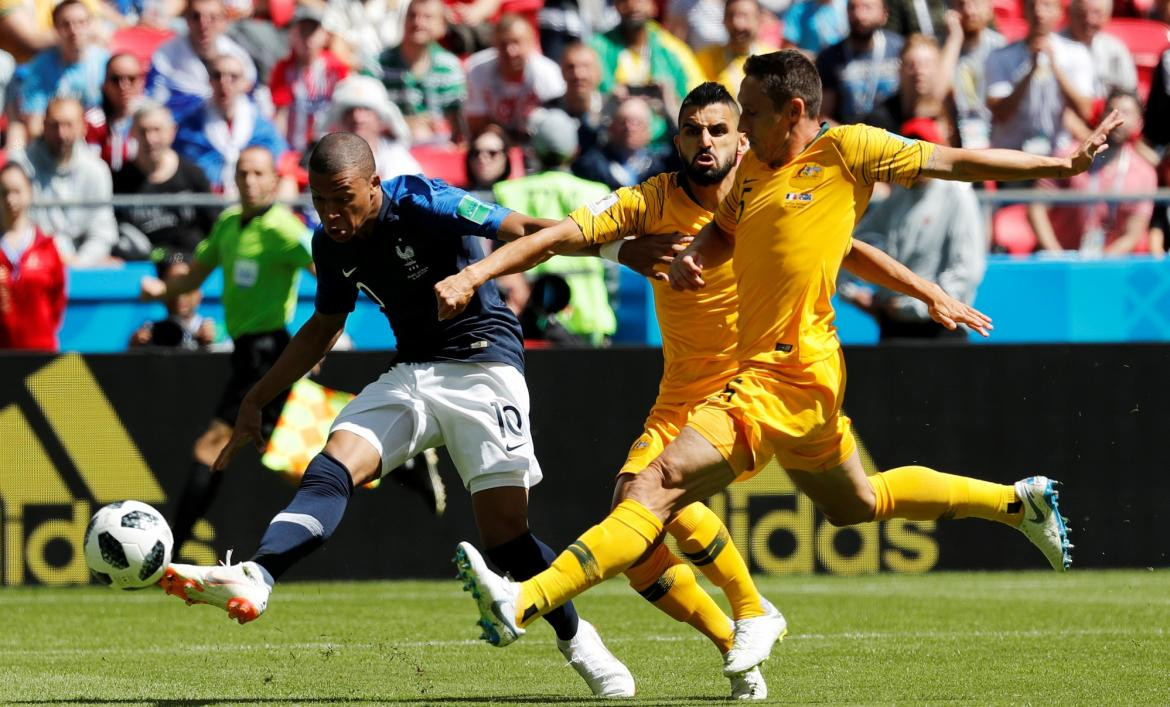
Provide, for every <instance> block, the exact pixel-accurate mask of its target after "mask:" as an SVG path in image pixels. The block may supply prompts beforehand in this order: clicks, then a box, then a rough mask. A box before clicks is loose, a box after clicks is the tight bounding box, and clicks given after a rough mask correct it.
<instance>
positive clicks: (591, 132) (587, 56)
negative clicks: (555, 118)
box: [545, 42, 606, 152]
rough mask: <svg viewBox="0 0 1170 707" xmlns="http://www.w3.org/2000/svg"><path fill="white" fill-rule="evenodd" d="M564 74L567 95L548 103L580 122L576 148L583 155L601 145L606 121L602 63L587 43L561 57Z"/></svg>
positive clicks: (576, 44)
mask: <svg viewBox="0 0 1170 707" xmlns="http://www.w3.org/2000/svg"><path fill="white" fill-rule="evenodd" d="M561 74H562V75H563V76H564V78H565V95H563V96H561V97H560V98H558V99H556V100H554V101H550V102H549V103H547V104H545V107H547V108H559V109H560V110H563V111H565V112H566V113H568V114H569V116H570V117H572V118H573V119H574V120H576V121H577V145H578V147H579V148H580V150H581V151H582V152H584V151H586V150H588V149H590V148H592V147H593V146H594V145H596V144H597V143H598V140H599V137H600V135H601V131H602V122H603V120H604V115H603V112H604V110H605V106H606V100H605V98H604V97H603V96H602V95H601V91H600V90H598V87H599V86H600V85H601V64H599V63H598V61H597V52H596V51H594V49H593V47H591V46H589V45H588V44H585V43H584V42H576V43H574V44H570V45H569V46H567V47H565V51H564V54H562V56H561Z"/></svg>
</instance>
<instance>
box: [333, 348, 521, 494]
mask: <svg viewBox="0 0 1170 707" xmlns="http://www.w3.org/2000/svg"><path fill="white" fill-rule="evenodd" d="M528 409H529V407H528V384H527V383H526V382H525V381H524V376H523V374H521V373H520V371H518V370H516V368H515V367H513V366H510V365H508V364H506V363H462V362H460V363H456V362H436V363H405V364H399V365H396V366H394V367H393V368H391V369H390V370H389V371H387V372H386V373H383V374H382V375H381V376H380V377H379V378H378V380H376V381H374V382H373V383H370V384H369V385H367V386H366V387H365V389H363V390H362V392H361V393H360V394H359V395H358V396H357V397H356V398H354V399H353V400H351V401H350V402H349V404H348V405H346V406H345V408H344V409H343V410H342V411H341V413H340V414H339V415H338V416H337V419H336V420H334V422H333V427H332V429H331V430H330V432H333V431H337V430H345V431H347V432H352V433H354V434H356V435H358V436H359V437H361V438H362V439H364V440H366V441H367V442H369V443H370V444H371V445H373V446H374V448H375V449H377V450H378V454H379V455H381V457H382V474H383V475H385V474H387V473H389V472H391V471H393V470H394V469H396V468H398V467H399V466H401V465H402V464H403V462H405V461H406V460H407V459H410V458H411V457H414V456H415V455H417V454H419V453H421V452H423V451H424V450H426V449H433V448H435V447H441V446H444V445H446V447H447V451H448V453H449V454H450V455H451V459H452V460H453V461H454V462H455V468H456V469H458V470H459V476H460V477H461V478H462V479H463V486H464V487H465V488H466V489H467V490H468V491H470V492H471V493H477V492H479V491H483V490H486V489H491V488H498V487H502V486H518V487H521V488H530V487H532V486H535V485H536V484H538V483H539V482H540V480H541V478H543V475H542V474H541V471H540V464H539V463H538V462H537V461H536V453H535V451H534V450H533V448H532V429H531V427H530V426H529V424H528Z"/></svg>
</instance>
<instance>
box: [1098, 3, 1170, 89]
mask: <svg viewBox="0 0 1170 707" xmlns="http://www.w3.org/2000/svg"><path fill="white" fill-rule="evenodd" d="M1104 31H1106V32H1108V33H1109V34H1112V35H1113V36H1114V37H1117V38H1118V39H1120V40H1121V41H1122V42H1124V43H1125V46H1126V47H1128V48H1129V51H1130V53H1131V54H1133V63H1134V64H1135V65H1136V66H1137V74H1138V93H1139V94H1140V95H1141V98H1142V101H1143V102H1144V101H1145V100H1146V97H1147V96H1149V95H1150V82H1151V81H1153V76H1154V69H1155V68H1156V67H1157V66H1158V60H1159V59H1160V58H1161V56H1162V52H1164V51H1166V49H1167V47H1170V26H1167V25H1165V24H1163V23H1161V22H1158V21H1157V20H1146V19H1140V18H1133V17H1115V18H1113V20H1112V21H1110V23H1109V24H1107V25H1105V30H1104Z"/></svg>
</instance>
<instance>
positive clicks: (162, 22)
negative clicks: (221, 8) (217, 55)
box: [109, 0, 185, 67]
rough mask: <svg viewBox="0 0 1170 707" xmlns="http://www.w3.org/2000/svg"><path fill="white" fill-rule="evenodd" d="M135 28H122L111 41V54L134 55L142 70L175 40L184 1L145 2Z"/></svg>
mask: <svg viewBox="0 0 1170 707" xmlns="http://www.w3.org/2000/svg"><path fill="white" fill-rule="evenodd" d="M139 4H140V5H141V8H140V9H139V10H138V11H137V14H138V20H137V22H136V23H135V24H134V25H131V26H128V27H122V28H120V29H118V30H117V31H116V32H114V36H113V37H111V38H110V45H109V50H110V54H133V55H134V56H135V57H136V58H137V59H138V62H139V63H140V64H141V65H142V66H143V67H149V66H150V58H151V57H152V56H154V52H155V50H157V49H158V48H159V47H160V46H162V44H163V43H164V42H166V41H167V40H169V39H171V38H172V37H174V36H175V31H174V27H173V26H174V24H175V19H176V18H177V17H178V16H179V15H180V14H181V13H182V9H183V5H184V4H185V1H184V0H142V2H141V3H139Z"/></svg>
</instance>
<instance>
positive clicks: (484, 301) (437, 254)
mask: <svg viewBox="0 0 1170 707" xmlns="http://www.w3.org/2000/svg"><path fill="white" fill-rule="evenodd" d="M382 195H383V198H382V208H381V210H380V211H379V212H378V217H377V224H376V225H375V227H374V230H373V231H372V232H371V233H370V234H369V235H367V236H366V237H364V238H353V239H351V240H350V241H349V242H347V243H337V242H336V241H334V240H332V239H331V238H329V236H328V235H326V233H325V231H324V229H323V228H318V229H317V231H316V232H315V233H314V234H313V260H314V262H315V263H316V265H317V299H316V307H317V311H319V312H321V313H322V314H341V313H345V312H352V311H353V309H354V305H355V304H356V303H357V294H358V291H359V290H360V291H362V292H364V293H365V294H366V296H367V297H369V298H370V299H371V300H373V302H374V303H376V304H377V305H378V306H379V307H380V308H381V309H382V312H383V313H385V315H386V319H387V320H389V322H390V327H391V328H392V329H393V330H394V337H395V338H396V339H397V340H398V355H397V357H396V358H395V362H396V363H427V362H432V361H483V362H486V361H495V362H501V363H508V364H511V365H513V366H515V367H516V368H518V369H519V370H521V371H523V370H524V345H523V336H522V334H521V330H520V322H519V321H518V320H517V319H516V316H515V315H514V314H513V313H512V310H510V309H508V307H507V305H505V304H504V301H503V299H502V298H501V297H500V292H499V290H498V289H496V285H495V283H494V282H488V283H487V284H485V285H484V286H483V287H481V288H479V291H478V292H476V293H475V295H474V296H473V297H472V298H471V301H470V302H469V303H468V305H467V308H466V309H465V310H463V312H461V313H460V314H459V315H458V316H456V317H453V318H451V319H448V320H446V321H439V314H438V303H437V301H436V299H435V292H434V286H435V283H437V282H439V281H440V280H442V279H443V278H446V277H448V276H450V275H454V274H455V273H457V272H459V271H460V270H462V269H463V268H465V267H466V266H467V265H468V264H470V263H473V262H475V261H477V260H480V259H481V258H483V255H484V253H483V246H482V241H481V240H480V237H484V238H495V237H496V234H497V232H498V231H499V228H500V224H501V223H502V222H503V220H504V218H505V217H507V215H508V214H510V213H512V212H511V211H510V210H509V209H505V208H503V207H502V206H497V205H495V204H485V203H484V202H482V201H479V200H478V199H476V198H475V197H473V196H471V195H470V194H468V193H467V192H465V191H463V190H462V189H457V188H455V187H452V186H451V185H449V184H447V183H445V182H443V181H441V180H438V179H427V178H425V177H419V176H414V175H408V176H401V177H395V178H393V179H389V180H383V182H382Z"/></svg>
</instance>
